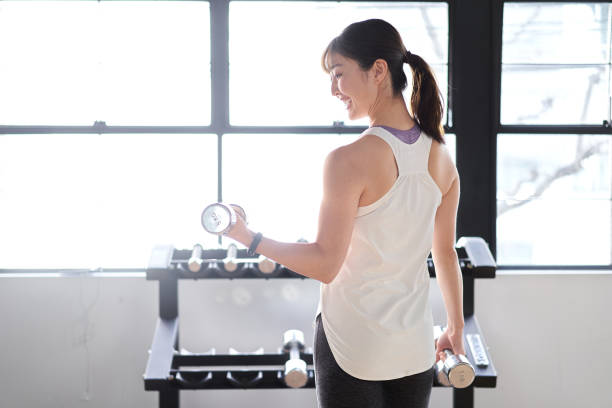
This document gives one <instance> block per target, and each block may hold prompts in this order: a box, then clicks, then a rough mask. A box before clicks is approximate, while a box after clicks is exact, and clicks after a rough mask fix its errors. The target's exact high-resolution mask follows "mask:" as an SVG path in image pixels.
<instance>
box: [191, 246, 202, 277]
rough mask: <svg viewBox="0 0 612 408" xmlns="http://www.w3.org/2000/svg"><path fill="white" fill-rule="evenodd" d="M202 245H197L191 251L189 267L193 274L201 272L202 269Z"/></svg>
mask: <svg viewBox="0 0 612 408" xmlns="http://www.w3.org/2000/svg"><path fill="white" fill-rule="evenodd" d="M202 262H203V260H202V245H200V244H195V245H194V246H193V250H192V251H191V257H190V258H189V262H188V264H187V265H188V267H189V270H190V271H191V272H193V273H196V272H200V269H202Z"/></svg>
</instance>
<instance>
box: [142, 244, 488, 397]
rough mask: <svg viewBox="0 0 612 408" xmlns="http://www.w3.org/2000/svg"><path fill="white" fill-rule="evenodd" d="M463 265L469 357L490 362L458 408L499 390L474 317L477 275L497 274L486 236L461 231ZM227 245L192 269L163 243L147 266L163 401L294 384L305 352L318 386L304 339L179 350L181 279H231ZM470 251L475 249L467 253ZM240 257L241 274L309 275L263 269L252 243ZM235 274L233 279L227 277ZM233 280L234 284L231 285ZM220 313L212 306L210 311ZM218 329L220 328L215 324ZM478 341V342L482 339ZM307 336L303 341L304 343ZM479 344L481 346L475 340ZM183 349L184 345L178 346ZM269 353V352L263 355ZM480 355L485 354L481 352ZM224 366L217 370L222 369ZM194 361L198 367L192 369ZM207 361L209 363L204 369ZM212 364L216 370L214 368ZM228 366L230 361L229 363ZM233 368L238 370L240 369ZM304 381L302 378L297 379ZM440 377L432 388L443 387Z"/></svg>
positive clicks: (154, 379)
mask: <svg viewBox="0 0 612 408" xmlns="http://www.w3.org/2000/svg"><path fill="white" fill-rule="evenodd" d="M456 251H457V255H458V258H459V259H458V260H459V266H460V268H461V273H462V276H463V312H464V322H465V325H464V329H463V333H464V336H466V339H468V345H469V344H470V338H471V339H472V342H473V343H474V345H475V346H474V349H472V347H471V346H470V347H468V348H467V350H466V352H467V355H466V358H467V359H468V360H469V361H472V362H475V361H481V363H482V362H483V359H482V358H480V359H477V358H476V357H475V354H476V353H477V352H478V351H476V350H480V352H481V353H483V355H484V357H485V358H486V361H487V364H486V365H484V364H480V365H479V364H478V363H477V364H476V365H475V367H474V374H475V377H474V381H473V382H472V384H471V385H470V386H468V387H467V388H453V389H452V391H453V407H454V408H470V407H473V406H474V389H475V388H477V387H484V388H495V387H496V384H497V372H496V370H495V367H494V365H493V363H492V361H491V357H490V356H489V355H488V350H487V346H486V342H485V338H484V336H483V334H482V330H481V329H480V327H479V325H478V320H477V319H476V316H475V315H474V279H479V278H489V279H490V278H495V270H496V265H495V261H494V260H493V257H492V256H491V253H490V251H489V248H488V246H487V244H486V242H485V241H484V240H483V239H482V238H478V237H463V238H461V239H459V241H458V242H457V245H456ZM227 252H228V251H227V250H225V249H222V248H216V249H203V250H202V253H201V259H202V268H201V269H200V270H199V271H198V272H191V270H190V269H189V268H188V263H189V259H190V258H191V257H192V255H193V251H192V250H188V249H187V250H182V249H175V248H174V247H173V246H160V247H156V248H154V249H153V252H152V254H151V258H150V260H149V264H148V267H147V269H146V278H147V280H154V281H158V282H159V318H158V321H157V326H156V328H155V333H154V335H153V342H152V346H151V350H150V354H149V357H148V362H147V366H146V369H145V374H144V388H145V390H146V391H157V392H159V407H160V408H165V407H173V408H178V407H179V406H180V398H179V396H180V390H185V389H189V390H206V389H226V390H231V389H279V388H281V389H288V388H292V386H291V385H289V384H295V383H294V382H293V376H294V375H298V374H299V376H298V378H299V379H300V381H303V380H304V371H303V368H304V366H303V364H301V363H300V364H299V366H298V365H297V364H295V367H297V368H298V370H297V371H295V370H294V371H292V370H291V369H289V370H288V368H291V367H293V366H294V364H293V363H291V364H289V362H290V361H291V360H294V359H295V358H296V357H297V353H299V359H301V360H302V361H304V362H305V363H306V383H305V384H304V385H303V387H302V388H314V387H315V381H314V370H313V369H312V368H310V367H311V366H312V364H313V356H312V349H311V348H305V349H302V348H301V347H300V346H299V344H300V342H299V341H294V342H293V343H291V342H289V343H288V344H293V345H290V346H289V347H288V349H287V348H285V346H284V344H285V343H287V342H286V341H283V348H282V349H279V350H278V352H277V353H263V351H261V350H260V351H259V352H257V353H239V354H231V353H230V354H217V353H216V352H215V351H214V350H211V351H209V352H206V353H199V354H198V353H190V352H187V351H186V350H184V349H180V348H179V338H178V326H179V317H178V316H179V315H178V293H179V292H178V280H179V279H191V280H207V279H228V278H227V277H226V276H223V274H222V272H221V270H222V269H224V265H225V264H224V262H223V260H224V259H226V258H227V256H228V253H227ZM468 254H469V255H468ZM236 263H238V268H237V269H240V270H241V271H243V272H244V273H243V274H242V275H241V276H239V279H298V278H300V279H306V277H305V276H302V275H299V274H297V273H295V272H293V271H291V270H289V269H288V268H286V267H285V266H283V265H277V266H276V270H275V274H276V275H273V276H264V275H262V274H261V271H260V269H259V267H258V264H259V257H254V256H253V257H249V256H248V255H247V253H246V249H244V250H237V253H236ZM427 267H428V269H429V274H430V276H431V277H435V268H434V264H433V261H432V259H431V257H429V258H428V259H427ZM230 281H231V278H230V279H228V282H230ZM228 284H229V283H228ZM210 313H214V311H210ZM213 330H218V328H213ZM478 340H479V342H478ZM303 343H304V342H303V340H302V344H303ZM477 343H478V344H479V346H476V344H477ZM178 350H181V351H178ZM262 353H263V354H262ZM481 357H482V356H481ZM221 366H222V367H223V369H217V367H221ZM250 366H275V367H277V368H276V369H274V368H272V369H267V370H261V369H249V367H250ZM193 367H200V368H196V369H193ZM201 367H206V368H201ZM211 367H212V368H211ZM227 367H230V369H228V368H227ZM234 367H235V369H234ZM297 384H299V382H297ZM440 385H441V384H439V383H438V381H435V382H434V386H440Z"/></svg>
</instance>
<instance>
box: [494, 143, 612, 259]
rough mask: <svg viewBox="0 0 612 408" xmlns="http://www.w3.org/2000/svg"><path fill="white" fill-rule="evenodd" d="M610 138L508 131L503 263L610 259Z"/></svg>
mask: <svg viewBox="0 0 612 408" xmlns="http://www.w3.org/2000/svg"><path fill="white" fill-rule="evenodd" d="M610 143H611V138H610V136H596V135H575V136H571V135H559V136H553V135H500V136H499V137H498V168H497V174H498V175H497V261H498V263H499V264H506V265H508V264H510V265H546V264H548V265H578V264H580V265H608V264H610V261H611V258H610V252H611V248H612V247H611V239H610V235H611V232H612V228H611V211H612V207H611V205H610V198H611V184H612V179H611V177H610V159H611V157H610Z"/></svg>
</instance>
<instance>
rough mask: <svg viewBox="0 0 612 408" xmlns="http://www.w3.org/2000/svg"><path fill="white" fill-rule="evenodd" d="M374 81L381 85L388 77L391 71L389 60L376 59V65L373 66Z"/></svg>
mask: <svg viewBox="0 0 612 408" xmlns="http://www.w3.org/2000/svg"><path fill="white" fill-rule="evenodd" d="M372 70H373V74H374V81H375V82H376V84H377V85H380V83H382V81H384V79H385V78H386V77H387V73H388V72H389V66H388V65H387V61H385V60H384V59H382V58H379V59H377V60H376V61H374V65H373V66H372Z"/></svg>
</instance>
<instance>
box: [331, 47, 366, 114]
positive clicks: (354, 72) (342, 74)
mask: <svg viewBox="0 0 612 408" xmlns="http://www.w3.org/2000/svg"><path fill="white" fill-rule="evenodd" d="M327 61H328V63H327V66H328V67H329V68H330V72H329V75H330V76H331V93H332V96H335V97H337V98H339V99H340V100H341V101H342V102H343V103H344V105H345V107H346V109H347V111H348V117H349V119H351V120H355V119H359V118H362V117H364V116H367V115H368V114H369V111H370V107H371V106H372V104H373V103H374V101H375V100H376V94H377V85H376V82H375V81H374V80H373V78H372V76H371V75H370V72H369V71H368V72H365V71H363V70H362V69H361V68H360V67H359V64H357V62H356V61H355V60H353V59H350V58H346V57H344V56H342V55H340V54H336V53H330V54H329V55H328V57H327Z"/></svg>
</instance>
